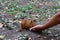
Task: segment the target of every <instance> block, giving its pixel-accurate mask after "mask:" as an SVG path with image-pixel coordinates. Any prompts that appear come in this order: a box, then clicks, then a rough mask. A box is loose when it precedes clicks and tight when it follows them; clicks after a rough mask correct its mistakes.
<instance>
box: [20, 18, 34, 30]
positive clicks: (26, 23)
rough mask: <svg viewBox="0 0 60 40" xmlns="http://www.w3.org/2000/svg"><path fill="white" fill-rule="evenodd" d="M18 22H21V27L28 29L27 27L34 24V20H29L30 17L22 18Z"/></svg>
mask: <svg viewBox="0 0 60 40" xmlns="http://www.w3.org/2000/svg"><path fill="white" fill-rule="evenodd" d="M20 24H21V28H22V29H29V28H31V27H33V26H35V21H34V20H31V19H27V18H24V19H22V20H21V22H20Z"/></svg>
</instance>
